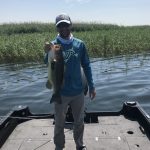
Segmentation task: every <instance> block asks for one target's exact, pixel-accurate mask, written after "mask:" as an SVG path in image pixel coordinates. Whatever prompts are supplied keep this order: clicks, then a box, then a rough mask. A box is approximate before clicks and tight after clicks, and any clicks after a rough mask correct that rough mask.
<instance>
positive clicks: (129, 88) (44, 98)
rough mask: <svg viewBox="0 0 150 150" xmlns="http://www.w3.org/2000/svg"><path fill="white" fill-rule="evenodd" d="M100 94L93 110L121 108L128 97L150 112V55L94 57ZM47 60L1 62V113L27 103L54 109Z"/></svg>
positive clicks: (43, 110)
mask: <svg viewBox="0 0 150 150" xmlns="http://www.w3.org/2000/svg"><path fill="white" fill-rule="evenodd" d="M91 62H92V63H91V66H92V72H93V78H94V82H95V86H96V91H97V96H96V98H95V100H94V101H90V99H89V98H88V96H86V107H87V109H88V110H89V111H92V110H96V111H117V110H120V109H121V107H122V104H123V102H124V101H138V102H139V103H140V104H141V106H142V107H143V108H144V110H145V111H146V112H147V113H148V114H150V84H149V83H150V55H149V54H147V55H146V56H143V55H139V56H135V55H134V56H130V57H115V58H111V59H91ZM46 80H47V67H46V66H45V65H44V64H34V63H32V64H31V63H30V64H3V65H0V115H5V114H7V113H8V112H9V111H10V110H11V109H12V108H13V107H14V106H18V105H27V106H29V108H30V110H31V112H33V113H52V112H53V105H50V104H49V100H50V96H51V94H52V93H51V92H52V91H51V90H49V89H46V87H45V83H46Z"/></svg>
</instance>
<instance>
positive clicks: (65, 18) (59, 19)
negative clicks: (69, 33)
mask: <svg viewBox="0 0 150 150" xmlns="http://www.w3.org/2000/svg"><path fill="white" fill-rule="evenodd" d="M62 22H65V23H67V24H71V19H70V17H69V16H68V15H66V14H60V15H58V16H57V17H56V26H58V25H59V24H60V23H62Z"/></svg>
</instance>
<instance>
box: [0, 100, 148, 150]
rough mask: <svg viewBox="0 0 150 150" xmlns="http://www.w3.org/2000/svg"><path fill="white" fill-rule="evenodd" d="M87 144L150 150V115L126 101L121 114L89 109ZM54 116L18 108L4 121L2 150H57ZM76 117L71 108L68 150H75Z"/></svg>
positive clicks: (107, 149)
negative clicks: (74, 130) (74, 131)
mask: <svg viewBox="0 0 150 150" xmlns="http://www.w3.org/2000/svg"><path fill="white" fill-rule="evenodd" d="M84 121H85V132H84V142H85V144H86V146H87V149H88V150H148V149H149V148H150V116H149V115H148V114H147V113H146V112H145V111H144V110H143V108H142V107H141V106H140V104H139V103H138V102H136V101H134V102H131V101H128V102H124V103H123V106H122V108H121V110H119V111H103V112H101V111H93V112H88V111H87V110H85V118H84ZM54 124H55V119H54V114H33V113H31V111H30V110H29V108H28V107H27V106H16V107H15V108H13V109H12V110H11V111H10V112H9V113H8V114H7V115H6V116H5V117H4V116H1V118H0V149H1V150H54V143H53V130H54ZM72 129H73V117H72V113H71V108H69V109H68V112H67V115H66V122H65V130H64V132H65V137H66V145H65V149H64V150H75V143H74V140H73V132H72Z"/></svg>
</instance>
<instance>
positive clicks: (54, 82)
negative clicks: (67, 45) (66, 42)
mask: <svg viewBox="0 0 150 150" xmlns="http://www.w3.org/2000/svg"><path fill="white" fill-rule="evenodd" d="M64 71H65V65H64V59H63V53H62V47H61V45H59V44H50V50H49V52H48V81H47V84H46V87H47V88H49V89H51V88H52V89H53V95H52V98H51V100H50V103H52V102H54V101H55V102H57V103H61V95H60V90H61V87H62V85H63V75H64ZM81 77H82V84H83V86H84V95H86V94H87V92H88V84H87V80H86V77H85V74H84V71H83V68H82V67H81Z"/></svg>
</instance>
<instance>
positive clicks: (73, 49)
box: [45, 14, 96, 150]
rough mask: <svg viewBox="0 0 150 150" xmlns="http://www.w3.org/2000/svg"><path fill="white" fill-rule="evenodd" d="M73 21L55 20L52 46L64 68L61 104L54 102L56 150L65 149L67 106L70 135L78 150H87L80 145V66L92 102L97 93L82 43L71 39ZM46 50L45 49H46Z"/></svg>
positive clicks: (82, 114) (67, 19) (63, 16)
mask: <svg viewBox="0 0 150 150" xmlns="http://www.w3.org/2000/svg"><path fill="white" fill-rule="evenodd" d="M71 27H72V22H71V19H70V17H69V16H68V15H66V14H61V15H59V16H57V17H56V28H57V31H58V35H57V37H56V39H55V40H54V41H52V42H51V43H53V44H60V45H61V46H62V53H63V59H64V65H65V71H64V80H63V85H62V88H61V91H60V93H61V103H57V102H55V104H54V105H55V129H54V144H55V146H56V148H55V150H63V148H64V147H65V135H64V123H65V117H66V116H65V115H66V112H67V108H68V105H70V107H71V108H72V114H73V118H74V128H73V135H74V140H75V144H76V149H77V150H86V146H85V145H84V143H83V132H84V92H83V83H82V77H81V66H82V67H83V70H84V73H85V76H86V79H87V82H88V86H89V96H90V98H91V99H94V97H95V95H96V92H95V88H94V83H93V79H92V72H91V66H90V61H89V57H88V54H87V50H86V47H85V44H84V43H83V41H81V40H79V39H77V38H74V37H73V35H72V34H71ZM46 49H48V47H47V46H45V50H46Z"/></svg>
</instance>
